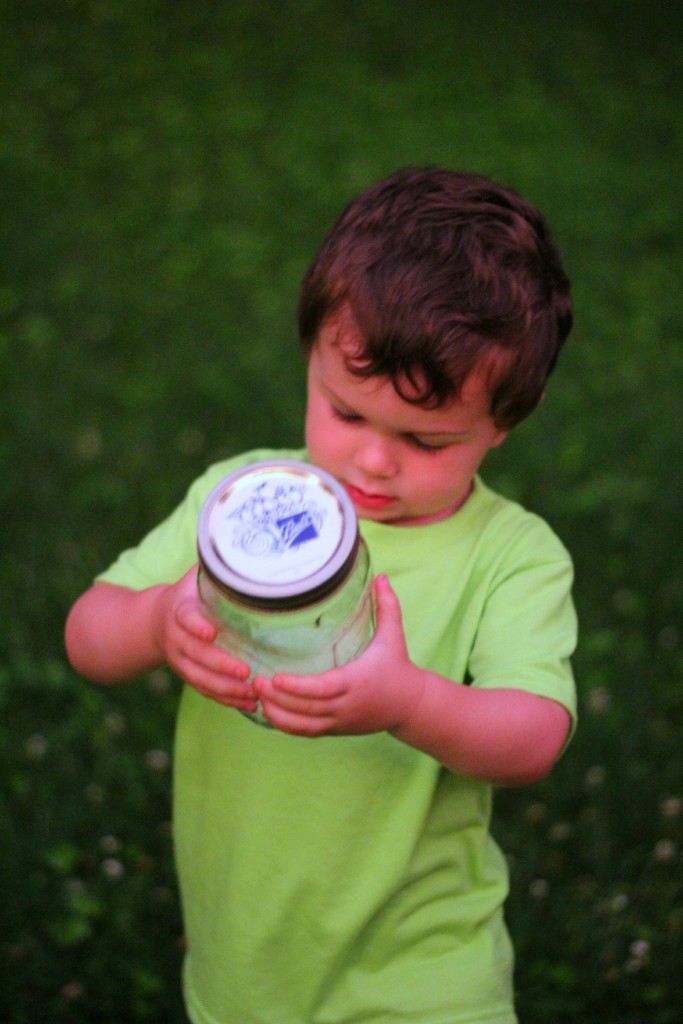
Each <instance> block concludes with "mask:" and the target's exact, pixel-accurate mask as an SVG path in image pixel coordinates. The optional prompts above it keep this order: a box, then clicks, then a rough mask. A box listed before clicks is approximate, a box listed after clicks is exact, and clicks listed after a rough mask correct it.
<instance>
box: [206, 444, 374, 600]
mask: <svg viewBox="0 0 683 1024" xmlns="http://www.w3.org/2000/svg"><path fill="white" fill-rule="evenodd" d="M358 544H359V535H358V521H357V518H356V512H355V509H354V507H353V503H352V502H351V499H350V498H349V496H348V495H347V493H346V491H345V490H344V488H343V487H341V486H340V484H338V483H337V481H336V480H335V479H334V477H332V476H330V474H329V473H326V472H325V471H324V470H321V469H318V468H317V467H315V466H311V465H308V464H307V463H305V462H296V461H294V460H291V459H282V460H274V461H267V462H255V463H252V464H251V465H248V466H245V467H244V468H243V469H240V470H237V471H236V472H235V473H232V474H230V476H227V477H225V479H223V480H221V482H220V483H219V484H217V486H216V487H214V489H213V490H212V491H211V493H210V494H209V495H208V497H207V498H206V500H205V502H204V504H203V506H202V509H201V512H200V514H199V526H198V532H197V547H198V552H199V558H200V561H201V563H202V566H203V568H204V570H205V571H206V572H207V573H208V575H209V576H210V577H211V578H212V580H213V581H214V583H215V584H216V585H217V586H218V587H219V588H220V589H222V590H224V591H225V592H226V593H228V594H231V595H233V596H234V597H235V598H236V599H237V600H240V601H242V602H243V603H245V604H250V605H255V606H258V607H270V608H272V609H273V610H276V609H278V608H280V609H283V608H292V607H300V606H303V605H306V604H310V603H312V602H313V601H316V600H318V599H319V598H321V597H323V596H324V595H325V594H327V593H329V592H330V591H331V590H333V589H334V588H335V587H336V586H337V585H338V584H339V583H340V582H341V581H342V580H343V579H344V578H345V576H346V575H348V573H349V572H350V570H351V568H352V566H353V564H354V561H355V557H356V552H357V550H358Z"/></svg>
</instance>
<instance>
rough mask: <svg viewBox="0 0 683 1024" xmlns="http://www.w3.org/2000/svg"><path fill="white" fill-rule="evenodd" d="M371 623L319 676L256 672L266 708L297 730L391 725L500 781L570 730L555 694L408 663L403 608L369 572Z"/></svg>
mask: <svg viewBox="0 0 683 1024" xmlns="http://www.w3.org/2000/svg"><path fill="white" fill-rule="evenodd" d="M375 586H376V597H377V612H378V616H377V619H378V621H377V631H376V633H375V636H374V638H373V641H372V643H371V644H370V646H369V647H368V648H367V649H366V650H365V651H364V652H363V654H362V655H361V656H360V657H359V658H357V659H356V660H355V661H352V662H350V663H349V664H348V665H345V666H343V667H341V668H339V669H333V670H332V671H330V672H325V673H323V674H321V675H319V676H289V675H286V676H285V675H277V676H275V677H274V678H273V679H272V680H267V679H261V678H259V679H257V680H256V681H255V685H256V687H257V689H258V692H259V695H260V697H261V702H262V707H263V710H264V713H265V714H266V716H267V717H268V719H269V720H270V721H271V723H272V724H273V725H274V726H276V727H277V728H280V729H282V730H283V731H285V732H292V733H295V734H298V735H304V736H319V735H324V734H360V733H369V732H378V731H384V730H386V731H388V732H390V733H391V734H392V735H393V736H395V737H396V739H398V740H401V741H402V742H404V743H407V744H408V745H409V746H412V747H415V748H416V749H418V750H421V751H423V752H424V753H426V754H429V755H430V756H432V757H434V758H436V759H437V760H438V761H440V762H441V763H442V764H443V765H445V766H446V767H447V768H449V769H450V770H451V771H454V772H457V773H459V774H462V775H468V776H471V777H474V778H478V779H481V780H482V781H486V782H491V783H495V784H499V785H522V784H525V783H529V782H534V781H536V780H538V779H541V778H543V777H544V776H545V775H546V774H547V773H548V772H549V771H550V769H551V768H552V765H553V764H554V762H555V760H556V758H557V757H558V755H559V753H560V751H561V750H562V747H563V746H564V743H565V741H566V738H567V734H568V731H569V724H570V720H569V714H568V712H567V711H566V710H565V708H563V707H562V706H561V705H560V704H558V703H556V702H555V701H552V700H549V699H547V698H544V697H538V696H536V695H534V694H531V693H527V692H525V691H523V690H514V689H478V688H477V687H468V686H460V685H457V684H454V683H453V682H452V681H450V680H448V679H445V678H443V677H442V676H439V675H437V674H436V673H434V672H429V671H426V670H424V669H421V668H419V667H418V666H416V665H414V664H413V663H412V662H411V661H410V658H409V656H408V652H407V648H406V643H405V637H404V634H403V625H402V619H401V609H400V605H399V602H398V599H397V597H396V595H395V594H394V592H393V590H392V589H391V587H390V585H389V583H388V580H387V579H386V578H385V577H379V578H378V579H377V580H376V582H375Z"/></svg>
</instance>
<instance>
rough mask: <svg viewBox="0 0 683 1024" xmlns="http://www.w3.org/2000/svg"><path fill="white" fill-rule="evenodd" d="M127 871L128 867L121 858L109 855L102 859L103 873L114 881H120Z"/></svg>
mask: <svg viewBox="0 0 683 1024" xmlns="http://www.w3.org/2000/svg"><path fill="white" fill-rule="evenodd" d="M125 873H126V869H125V867H124V866H123V864H122V863H121V861H120V860H116V858H115V857H107V858H106V860H103V861H102V874H103V875H104V876H105V878H108V879H109V880H110V881H112V882H118V880H119V879H120V878H123V876H124V875H125Z"/></svg>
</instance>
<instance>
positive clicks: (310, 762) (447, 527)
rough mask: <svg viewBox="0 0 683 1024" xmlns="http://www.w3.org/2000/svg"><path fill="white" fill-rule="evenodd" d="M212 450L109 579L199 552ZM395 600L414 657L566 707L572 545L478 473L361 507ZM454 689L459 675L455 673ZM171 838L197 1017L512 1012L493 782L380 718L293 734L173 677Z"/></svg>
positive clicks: (299, 1021)
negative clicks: (427, 507)
mask: <svg viewBox="0 0 683 1024" xmlns="http://www.w3.org/2000/svg"><path fill="white" fill-rule="evenodd" d="M276 454H277V455H278V456H286V457H294V458H302V457H305V455H304V454H303V453H302V452H290V451H287V452H278V453H274V452H266V451H254V452H250V453H248V454H246V455H244V456H242V457H240V458H238V459H233V460H230V461H228V462H224V463H221V464H219V465H215V466H213V467H211V469H210V470H209V471H208V472H207V473H206V474H205V475H204V476H203V477H202V478H201V479H200V480H198V481H196V483H195V484H194V485H193V486H192V488H191V489H190V491H189V492H188V495H187V497H186V499H185V501H184V502H183V503H182V504H181V505H180V507H179V508H178V509H177V510H176V511H175V513H173V515H172V516H171V517H170V518H169V519H168V520H166V521H165V522H164V523H163V524H161V526H159V527H157V529H156V530H154V531H153V532H152V533H151V534H150V535H149V536H148V537H147V538H146V539H145V540H144V541H143V542H142V543H141V544H140V546H139V547H137V548H136V549H134V550H132V551H129V552H125V553H124V554H123V555H122V556H121V557H120V559H119V560H118V561H117V562H116V563H115V564H114V566H112V568H111V569H110V570H109V571H108V572H107V573H105V574H104V575H103V576H102V577H100V578H101V579H105V580H107V581H108V582H110V583H116V584H121V585H126V586H130V587H133V588H136V589H137V588H142V587H146V586H150V585H152V584H155V583H159V582H172V581H174V580H176V579H178V578H179V577H180V576H181V575H182V574H183V573H184V572H185V571H186V570H187V569H188V568H189V566H190V565H192V564H193V562H194V561H195V560H196V528H197V518H198V513H199V509H200V506H201V504H202V501H203V499H204V497H205V496H206V495H207V494H208V492H209V490H210V489H211V488H212V487H213V486H214V485H215V484H216V483H217V482H218V481H219V480H220V479H221V478H222V477H223V476H225V475H227V473H229V472H231V471H232V470H233V469H235V468H237V466H239V465H243V464H245V463H247V462H250V461H255V460H257V459H260V458H267V457H269V456H274V455H276ZM361 528H362V532H363V535H364V536H365V539H366V541H367V543H368V546H369V549H370V553H371V557H372V561H373V567H374V569H375V571H376V572H384V573H386V574H387V575H388V577H389V579H390V581H391V583H392V585H393V587H394V589H395V590H396V592H397V594H398V597H399V599H400V602H401V606H402V609H403V620H404V626H405V632H406V637H407V642H408V648H409V651H410V655H411V658H412V660H413V661H414V662H415V663H416V664H418V665H421V666H423V667H424V668H428V669H430V670H432V671H435V672H438V673H440V674H442V675H444V676H446V677H447V678H449V679H453V680H457V681H464V682H468V683H471V685H474V686H486V687H514V688H518V689H524V690H528V691H530V692H532V693H536V694H540V695H543V696H545V697H550V698H552V699H554V700H556V701H558V702H559V703H561V704H563V705H564V706H565V707H566V708H568V710H569V711H570V713H571V715H572V718H573V719H574V718H575V714H576V708H575V694H574V685H573V680H572V675H571V670H570V667H569V661H568V659H569V657H570V655H571V653H572V651H573V648H574V644H575V639H576V621H575V614H574V610H573V605H572V602H571V597H570V588H571V582H572V566H571V561H570V558H569V556H568V554H567V552H566V551H565V549H564V548H563V546H562V545H561V544H560V542H559V541H558V540H557V538H556V537H555V535H554V534H553V533H552V531H551V530H550V529H549V527H548V526H547V525H546V524H545V523H544V522H543V521H542V520H541V519H539V518H538V517H536V516H534V515H531V514H530V513H528V512H525V511H524V510H523V509H522V508H520V506H518V505H516V504H514V503H513V502H510V501H507V500H505V499H504V498H501V497H500V496H498V495H496V494H494V493H493V492H492V491H490V490H489V489H488V488H486V487H485V485H484V484H483V483H482V482H481V480H480V479H479V478H477V480H476V481H475V488H474V490H473V492H472V495H471V496H470V498H469V499H468V501H467V502H466V503H465V505H464V506H463V507H462V508H461V509H460V510H459V511H458V512H457V513H456V514H455V515H454V516H452V517H450V518H449V519H445V520H442V521H441V522H438V523H433V524H431V525H428V526H419V527H414V528H403V527H397V526H390V525H384V524H379V523H373V522H369V521H363V522H362V523H361ZM454 685H459V683H454ZM174 760H175V786H174V836H175V845H176V860H177V867H178V875H179V882H180V889H181V896H182V904H183V912H184V918H185V927H186V934H187V940H188V953H187V957H186V962H185V971H184V983H185V995H186V1000H187V1005H188V1010H189V1013H190V1016H191V1018H192V1020H193V1021H194V1022H196V1024H352V1022H353V1024H356V1022H357V1024H361V1022H363V1024H366V1022H367V1024H369V1022H372V1024H397V1022H400V1021H404V1022H415V1024H417V1022H419V1024H464V1022H470V1024H472V1022H477V1024H483V1022H487V1024H511V1022H513V1021H515V1019H516V1018H515V1014H514V1010H513V995H512V970H513V955H512V950H511V945H510V941H509V937H508V934H507V931H506V928H505V924H504V921H503V912H502V905H503V901H504V899H505V897H506V895H507V890H508V877H507V870H506V865H505V861H504V858H503V856H502V854H501V852H500V850H499V849H498V847H497V846H496V844H495V842H494V841H493V839H492V838H491V835H490V833H489V821H490V813H491V795H492V791H491V787H490V786H489V785H486V784H484V783H481V782H477V781H474V780H472V779H468V778H464V777H461V776H458V775H456V774H453V773H452V772H450V771H448V770H447V769H445V768H443V767H442V766H441V765H440V764H438V763H437V762H436V761H435V760H434V759H432V758H431V757H428V756H427V755H425V754H422V753H420V752H419V751H417V750H414V749H412V748H411V747H408V746H406V745H405V744H402V743H401V742H399V741H398V740H396V739H394V738H393V737H391V736H390V735H388V734H387V733H376V734H372V735H369V736H358V737H324V738H320V739H315V740H311V739H304V738H300V737H292V736H287V735H285V734H283V733H279V732H277V731H275V730H269V729H264V728H261V727H260V726H258V725H255V724H254V723H252V722H251V721H249V720H248V719H247V718H245V717H244V716H242V715H240V714H239V713H238V712H236V711H234V710H232V709H229V708H225V707H222V706H221V705H219V704H217V703H216V702H214V701H211V700H208V699H206V698H204V697H201V696H200V695H199V694H198V693H196V692H195V691H194V690H193V689H191V688H190V687H188V686H186V687H185V689H184V691H183V696H182V701H181V707H180V712H179V717H178V727H177V737H176V749H175V758H174Z"/></svg>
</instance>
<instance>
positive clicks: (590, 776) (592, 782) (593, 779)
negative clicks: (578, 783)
mask: <svg viewBox="0 0 683 1024" xmlns="http://www.w3.org/2000/svg"><path fill="white" fill-rule="evenodd" d="M606 775H607V772H606V771H605V769H604V767H603V766H602V765H601V764H594V765H593V766H592V767H591V768H589V769H588V771H587V772H586V778H585V782H586V786H587V787H588V789H599V788H600V786H602V785H603V783H604V781H605V776H606Z"/></svg>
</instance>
